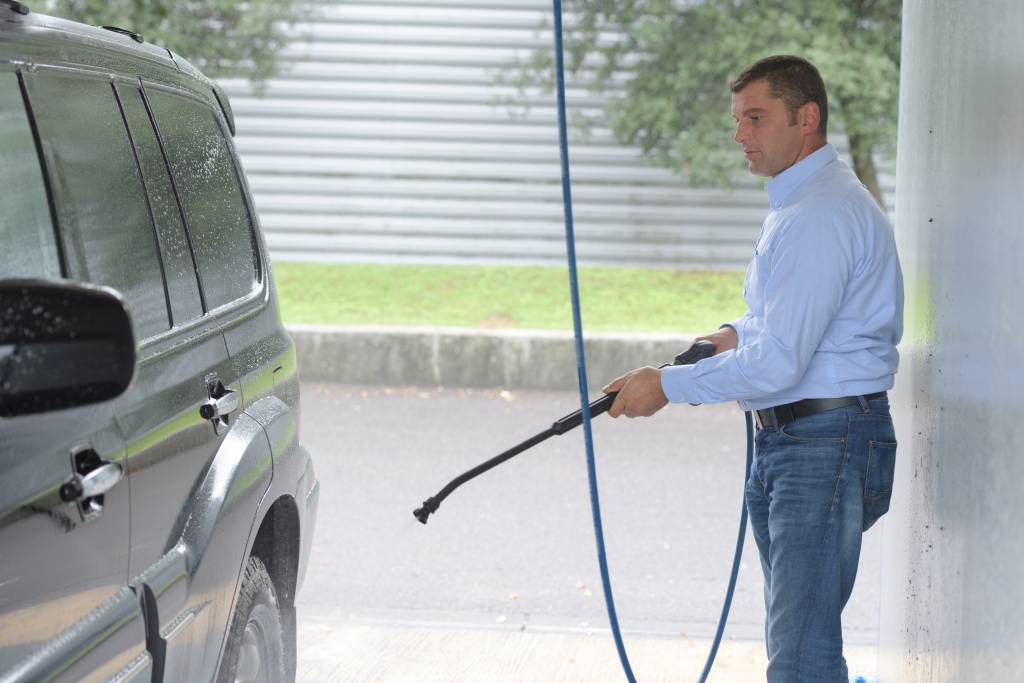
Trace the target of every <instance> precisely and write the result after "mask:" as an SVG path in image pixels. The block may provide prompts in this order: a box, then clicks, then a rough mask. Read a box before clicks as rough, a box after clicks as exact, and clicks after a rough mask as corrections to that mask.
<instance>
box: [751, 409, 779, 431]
mask: <svg viewBox="0 0 1024 683" xmlns="http://www.w3.org/2000/svg"><path fill="white" fill-rule="evenodd" d="M762 413H764V414H767V415H768V423H767V424H766V423H765V421H764V420H762V419H761V415H762ZM754 421H755V422H757V426H758V428H759V429H765V428H766V427H774V426H775V425H776V424H778V420H777V419H776V417H775V409H774V408H762V409H761V410H755V411H754Z"/></svg>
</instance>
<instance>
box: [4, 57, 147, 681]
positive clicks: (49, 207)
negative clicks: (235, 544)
mask: <svg viewBox="0 0 1024 683" xmlns="http://www.w3.org/2000/svg"><path fill="white" fill-rule="evenodd" d="M44 72H45V70H43V71H42V72H40V73H38V74H36V75H35V76H26V75H24V74H20V73H17V72H15V71H0V158H2V159H3V164H0V183H2V186H3V187H4V192H3V193H0V243H2V244H3V245H4V249H2V250H0V278H10V277H44V278H53V277H60V276H67V277H70V278H72V279H79V280H86V279H88V274H89V273H88V270H87V269H85V268H83V267H82V266H83V263H84V260H83V259H84V257H83V256H82V255H81V254H79V253H78V251H77V250H78V247H80V246H81V245H82V239H81V236H80V235H79V236H78V238H75V237H71V236H70V235H71V232H73V231H74V230H76V229H77V226H76V221H75V219H74V214H76V212H77V211H76V210H77V208H78V207H81V208H82V209H84V211H85V213H88V212H89V210H90V209H92V208H94V207H96V206H100V205H109V204H110V202H109V201H108V200H109V198H108V196H107V192H106V191H105V190H104V189H103V188H106V187H109V186H111V185H113V186H117V184H118V183H119V182H121V181H124V180H126V178H125V177H124V176H122V175H121V174H122V173H123V172H124V171H125V167H123V166H119V165H118V164H117V163H111V164H107V163H102V164H98V163H97V162H98V161H99V159H97V158H96V157H95V156H93V157H90V155H89V154H88V150H87V149H86V148H84V147H83V146H82V145H80V144H79V143H80V142H81V141H82V140H92V141H94V143H95V144H98V145H100V146H102V145H103V143H104V142H109V141H110V136H109V135H108V133H109V132H110V130H114V131H115V132H116V130H117V129H116V125H115V124H118V123H119V121H118V119H117V117H116V109H115V110H114V112H113V114H111V112H110V111H109V109H105V108H104V107H103V106H102V102H103V97H104V95H105V97H106V101H107V102H108V103H110V102H112V101H113V99H112V93H111V92H110V86H109V83H108V84H106V91H105V92H104V90H103V86H104V84H103V83H102V82H101V81H98V82H95V83H96V85H97V88H96V89H95V90H94V91H93V93H92V94H91V95H92V96H85V97H82V98H79V97H78V94H79V93H78V92H76V91H63V90H62V89H61V85H62V83H54V82H51V81H50V80H49V76H48V75H46V74H45V73H44ZM33 81H35V82H33ZM36 85H38V86H39V87H38V89H35V88H34V86H36ZM26 86H27V89H26ZM96 92H98V93H99V96H95V93H96ZM29 94H31V95H32V96H31V97H27V95H29ZM55 100H63V101H64V105H65V106H64V109H63V110H59V111H51V112H49V113H48V114H43V115H39V112H40V111H44V110H46V109H47V108H48V107H49V106H50V105H51V104H52V103H53V102H54V101H55ZM33 108H34V110H35V112H36V114H37V116H36V118H35V119H34V121H33V118H32V116H31V115H30V112H32V111H33ZM68 109H73V110H74V112H75V114H74V117H73V119H74V121H66V120H63V118H62V117H63V116H64V115H65V114H64V112H66V111H67V110H68ZM112 115H113V116H114V117H115V118H113V119H111V116H112ZM55 117H56V118H55ZM33 124H35V126H36V129H35V130H34V129H33ZM65 124H68V125H65ZM34 133H35V134H34ZM121 134H122V137H123V129H122V133H121ZM115 137H116V136H115ZM40 149H41V150H44V151H45V153H44V155H43V156H42V157H40V155H39V154H38V153H37V152H38V150H40ZM100 159H102V160H103V161H104V162H106V161H107V157H106V156H105V155H104V156H103V157H100ZM41 161H45V163H43V164H41ZM130 171H131V167H130V166H129V167H128V174H129V175H128V177H127V180H130V179H131V175H130ZM136 182H137V178H136ZM47 187H49V188H50V189H51V190H52V191H51V192H48V191H47ZM79 202H81V204H79ZM122 217H123V218H126V219H127V218H129V217H127V216H122ZM64 228H67V229H68V231H69V232H67V233H66V232H65V231H64ZM66 238H67V239H66ZM62 256H63V257H65V258H62ZM0 390H2V388H0ZM90 473H102V474H104V475H106V479H107V483H108V485H109V488H107V487H104V491H103V492H102V493H100V494H98V495H96V496H93V497H91V498H88V499H83V498H82V497H81V496H80V495H78V494H77V493H76V488H75V486H73V485H72V484H73V482H74V481H75V480H76V477H82V476H85V475H88V474H90ZM125 473H126V467H125V447H124V441H123V438H122V436H121V434H120V430H119V429H118V426H117V424H116V422H115V419H114V411H113V405H112V404H111V403H110V402H107V403H101V404H97V405H93V406H87V407H81V408H74V409H68V410H61V411H54V412H50V413H44V414H38V415H29V416H22V417H15V418H0V678H2V679H3V680H4V681H22V680H24V681H30V680H31V681H36V680H47V681H52V680H58V681H98V680H106V679H108V678H111V677H115V676H117V677H119V678H120V679H121V680H142V679H144V678H146V677H147V675H148V672H149V671H150V670H151V662H150V659H149V655H148V653H147V651H146V647H145V645H146V635H145V624H144V620H143V615H142V611H141V606H140V602H139V600H138V598H137V596H136V594H135V592H134V591H133V590H132V589H131V587H130V586H129V585H128V581H127V578H128V557H129V554H128V542H129V533H128V532H129V526H128V525H129V520H130V515H129V489H128V485H127V481H126V479H125V476H124V475H125Z"/></svg>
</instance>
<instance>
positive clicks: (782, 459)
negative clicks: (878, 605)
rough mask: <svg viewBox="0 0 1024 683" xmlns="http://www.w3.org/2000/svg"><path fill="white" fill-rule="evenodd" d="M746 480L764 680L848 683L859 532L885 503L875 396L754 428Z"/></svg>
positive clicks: (888, 421)
mask: <svg viewBox="0 0 1024 683" xmlns="http://www.w3.org/2000/svg"><path fill="white" fill-rule="evenodd" d="M755 444H756V455H755V457H754V462H753V465H752V466H751V469H750V477H749V479H748V480H747V486H746V500H747V509H748V510H749V512H750V522H751V527H752V530H753V533H754V540H755V541H756V542H757V549H758V552H759V553H760V555H761V569H762V570H763V572H764V602H765V612H766V614H767V619H766V622H765V640H766V642H767V646H768V681H769V683H803V682H805V681H806V682H807V683H811V682H813V683H840V682H842V683H847V682H848V680H849V674H848V672H847V669H846V660H845V659H844V658H843V631H842V622H841V614H842V611H843V607H845V606H846V601H847V600H848V599H849V597H850V593H851V591H852V590H853V582H854V579H855V578H856V576H857V563H858V562H859V560H860V544H861V535H862V533H863V531H865V530H867V528H868V527H870V526H871V525H872V524H874V522H875V521H876V520H877V519H878V518H879V517H881V516H882V515H883V514H885V512H886V511H887V510H888V509H889V498H890V496H891V494H892V479H893V467H894V466H895V462H896V436H895V432H894V430H893V425H892V418H891V417H890V416H889V403H888V400H887V399H884V398H881V399H876V400H873V401H870V402H869V401H865V400H864V399H861V401H860V403H859V404H855V405H852V406H846V407H844V408H836V409H834V410H828V411H825V412H821V413H818V414H816V415H810V416H808V417H803V418H800V419H798V420H795V421H793V422H791V423H789V424H787V425H784V426H783V427H782V428H775V427H766V428H764V429H759V430H758V432H757V437H756V440H755Z"/></svg>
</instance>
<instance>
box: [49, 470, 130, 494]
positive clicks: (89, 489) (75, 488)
mask: <svg viewBox="0 0 1024 683" xmlns="http://www.w3.org/2000/svg"><path fill="white" fill-rule="evenodd" d="M123 477H124V469H122V468H121V465H119V464H118V463H116V462H108V463H104V464H102V465H100V466H99V467H97V468H95V469H92V470H89V472H88V473H86V474H84V475H76V476H75V477H74V478H73V480H72V481H70V482H68V483H66V484H64V485H63V486H61V489H60V497H61V499H62V500H63V501H64V502H66V503H70V502H73V501H76V500H85V501H87V500H89V499H90V498H96V497H97V496H102V495H103V494H104V493H106V492H107V491H109V490H110V489H112V488H114V486H115V485H116V484H117V482H119V481H121V479H122V478H123Z"/></svg>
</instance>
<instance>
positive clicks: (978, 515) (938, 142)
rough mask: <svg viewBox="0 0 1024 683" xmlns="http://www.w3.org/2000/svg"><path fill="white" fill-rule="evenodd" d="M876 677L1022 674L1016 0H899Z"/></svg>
mask: <svg viewBox="0 0 1024 683" xmlns="http://www.w3.org/2000/svg"><path fill="white" fill-rule="evenodd" d="M903 11H904V28H903V61H902V74H901V84H902V88H901V90H902V95H901V101H900V121H899V125H900V133H899V147H898V153H897V191H896V194H897V197H898V203H897V210H896V225H897V233H898V241H899V247H900V253H901V257H902V261H903V265H904V270H905V274H906V282H907V293H908V302H907V303H908V305H907V323H908V330H907V336H906V338H905V341H904V343H903V345H902V348H901V350H902V352H903V362H902V364H901V368H900V374H899V376H898V381H897V403H896V408H895V410H894V413H895V415H896V417H897V435H898V438H899V439H900V454H899V458H900V460H899V466H898V470H897V475H896V476H897V485H896V492H895V496H894V502H893V505H894V508H893V511H892V514H891V516H890V517H889V518H888V520H887V522H886V526H885V529H884V533H885V555H884V557H885V562H884V566H883V599H882V605H883V608H882V615H881V616H882V625H881V650H880V674H881V676H880V679H881V680H882V681H885V682H886V683H888V682H890V681H900V682H904V681H957V682H965V683H966V682H970V683H973V682H974V681H986V682H1008V681H1022V680H1024V580H1022V577H1024V495H1022V490H1021V487H1022V484H1024V419H1022V417H1024V402H1022V398H1021V392H1022V389H1024V370H1022V369H1021V361H1022V358H1024V341H1022V340H1024V316H1022V311H1021V304H1020V294H1019V287H1020V278H1021V274H1022V273H1024V231H1022V226H1021V214H1022V208H1024V207H1022V197H1024V127H1022V123H1021V121H1022V113H1024V88H1022V78H1024V41H1022V40H1021V37H1020V32H1021V29H1022V28H1024V2H1021V0H958V1H957V2H935V1H934V0H905V2H904V10H903Z"/></svg>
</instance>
